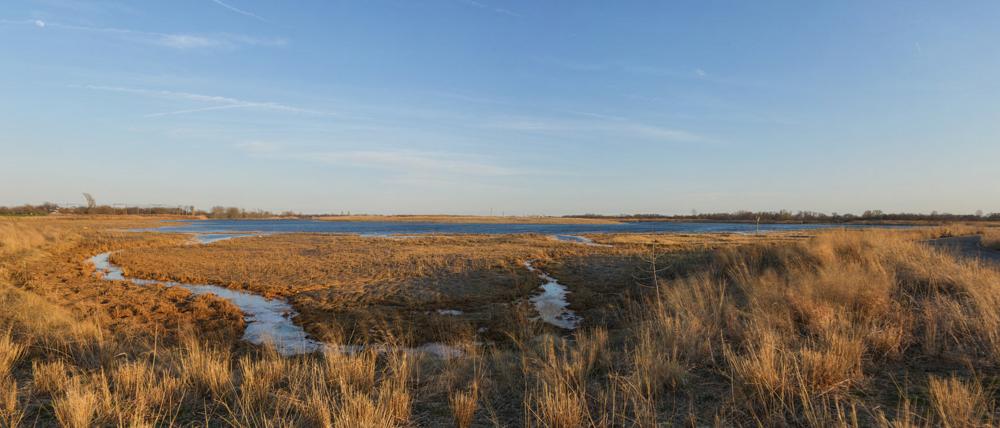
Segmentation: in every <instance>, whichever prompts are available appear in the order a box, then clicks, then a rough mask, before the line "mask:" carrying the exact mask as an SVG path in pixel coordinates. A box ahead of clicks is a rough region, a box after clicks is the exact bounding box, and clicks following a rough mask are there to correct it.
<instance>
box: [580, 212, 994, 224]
mask: <svg viewBox="0 0 1000 428" xmlns="http://www.w3.org/2000/svg"><path fill="white" fill-rule="evenodd" d="M566 217H576V218H596V219H624V220H635V221H643V220H646V221H655V220H701V221H731V222H757V221H760V222H761V223H851V222H908V221H1000V213H991V214H983V213H982V211H977V212H976V213H974V214H949V213H939V212H937V211H933V212H931V213H930V214H920V213H884V212H882V211H881V210H868V211H865V212H864V213H862V214H860V215H858V214H850V213H845V214H838V213H832V214H826V213H821V212H815V211H798V212H794V213H793V212H791V211H787V210H781V211H735V212H731V213H691V214H690V215H663V214H621V215H616V216H607V215H600V214H584V215H573V216H566Z"/></svg>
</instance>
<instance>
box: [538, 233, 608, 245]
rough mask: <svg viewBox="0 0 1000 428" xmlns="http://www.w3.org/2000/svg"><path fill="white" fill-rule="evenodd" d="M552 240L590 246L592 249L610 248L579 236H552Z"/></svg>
mask: <svg viewBox="0 0 1000 428" xmlns="http://www.w3.org/2000/svg"><path fill="white" fill-rule="evenodd" d="M552 238H553V239H555V240H557V241H563V242H572V243H575V244H583V245H591V246H594V247H610V245H607V244H598V243H596V242H594V240H593V239H590V238H588V237H586V236H580V235H552Z"/></svg>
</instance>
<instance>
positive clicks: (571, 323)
mask: <svg viewBox="0 0 1000 428" xmlns="http://www.w3.org/2000/svg"><path fill="white" fill-rule="evenodd" d="M524 267H526V268H528V270H530V271H532V272H535V273H536V274H538V277H539V278H541V279H542V280H544V281H545V284H542V286H541V287H540V288H541V289H542V290H541V292H539V293H538V294H537V295H535V296H533V297H532V298H531V299H530V300H531V303H533V304H534V305H535V310H536V311H538V317H539V318H541V320H542V321H545V322H547V323H549V324H552V325H554V326H556V327H559V328H564V329H567V330H573V329H575V328H576V327H577V326H578V325H580V321H583V318H581V317H580V316H579V315H577V314H576V313H575V312H573V311H572V310H570V309H569V301H567V300H566V294H568V293H569V291H567V290H566V286H565V285H562V284H560V283H559V281H557V280H556V279H555V278H553V277H551V276H549V274H547V273H545V272H542V271H541V270H540V269H538V268H536V267H535V266H534V265H532V264H531V261H527V262H524Z"/></svg>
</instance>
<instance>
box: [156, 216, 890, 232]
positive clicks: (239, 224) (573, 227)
mask: <svg viewBox="0 0 1000 428" xmlns="http://www.w3.org/2000/svg"><path fill="white" fill-rule="evenodd" d="M831 227H846V228H863V227H873V226H866V225H842V224H761V225H760V229H759V230H760V231H761V232H776V231H795V230H813V229H824V228H831ZM878 227H905V226H878ZM147 230H154V231H157V232H178V233H302V232H305V233H351V234H360V235H375V236H380V235H412V234H508V233H539V234H543V235H578V234H583V233H656V232H673V233H711V232H737V233H753V232H755V231H757V230H758V229H757V225H755V224H751V223H695V222H688V223H682V222H665V221H657V222H652V221H651V222H634V223H614V224H494V223H418V222H390V221H322V220H192V221H169V222H165V224H164V226H162V227H158V228H154V229H147Z"/></svg>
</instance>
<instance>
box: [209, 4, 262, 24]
mask: <svg viewBox="0 0 1000 428" xmlns="http://www.w3.org/2000/svg"><path fill="white" fill-rule="evenodd" d="M212 2H213V3H215V4H217V5H219V6H222V7H224V8H226V9H229V10H231V11H233V12H236V13H238V14H240V15H243V16H249V17H251V18H254V19H256V20H259V21H260V22H267V20H266V19H264V18H262V17H261V16H260V15H257V14H256V13H253V12H248V11H245V10H243V9H240V8H238V7H236V6H233V5H231V4H228V3H226V2H224V1H222V0H212Z"/></svg>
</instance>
